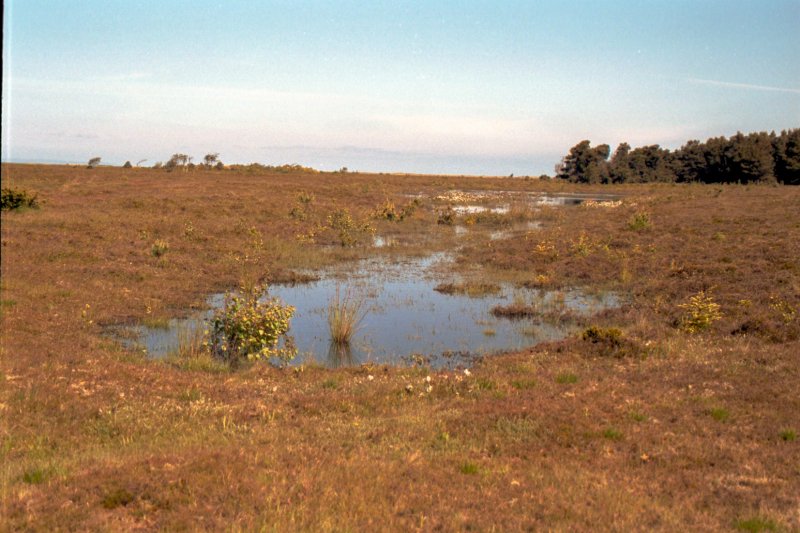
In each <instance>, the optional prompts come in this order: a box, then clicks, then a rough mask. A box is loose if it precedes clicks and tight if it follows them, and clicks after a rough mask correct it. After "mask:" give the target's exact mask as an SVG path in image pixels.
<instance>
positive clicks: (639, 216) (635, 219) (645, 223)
mask: <svg viewBox="0 0 800 533" xmlns="http://www.w3.org/2000/svg"><path fill="white" fill-rule="evenodd" d="M649 227H650V214H649V213H647V212H646V211H639V212H638V213H636V214H635V215H633V216H632V217H631V218H630V219H629V220H628V229H631V230H633V231H643V230H646V229H648V228H649Z"/></svg>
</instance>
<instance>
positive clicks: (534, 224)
mask: <svg viewBox="0 0 800 533" xmlns="http://www.w3.org/2000/svg"><path fill="white" fill-rule="evenodd" d="M537 229H542V223H541V222H540V221H538V220H532V221H530V222H525V223H523V224H517V225H515V226H513V227H512V228H509V229H502V230H497V231H493V232H491V233H490V234H489V240H492V241H499V240H500V239H507V238H509V237H513V236H514V235H516V234H518V233H524V232H528V231H535V230H537Z"/></svg>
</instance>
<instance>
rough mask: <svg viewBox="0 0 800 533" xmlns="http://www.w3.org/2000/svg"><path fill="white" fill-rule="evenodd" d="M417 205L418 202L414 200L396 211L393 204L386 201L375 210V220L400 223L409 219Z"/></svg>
mask: <svg viewBox="0 0 800 533" xmlns="http://www.w3.org/2000/svg"><path fill="white" fill-rule="evenodd" d="M419 205H420V201H419V200H418V199H417V198H414V199H413V200H412V201H411V202H409V203H408V204H406V205H404V206H403V207H401V208H399V209H398V208H397V207H396V206H395V205H394V202H391V201H389V200H386V202H384V204H383V205H382V206H380V207H379V208H378V209H376V210H375V218H379V219H382V220H388V221H389V222H402V221H403V220H405V219H406V218H409V217H411V215H413V214H414V212H415V211H416V210H417V207H419Z"/></svg>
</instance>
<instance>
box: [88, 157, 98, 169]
mask: <svg viewBox="0 0 800 533" xmlns="http://www.w3.org/2000/svg"><path fill="white" fill-rule="evenodd" d="M100 159H101V158H100V157H93V158H91V159H90V160H89V164H88V165H86V168H95V167H96V166H97V165H99V164H100Z"/></svg>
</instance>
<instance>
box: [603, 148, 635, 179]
mask: <svg viewBox="0 0 800 533" xmlns="http://www.w3.org/2000/svg"><path fill="white" fill-rule="evenodd" d="M630 152H631V145H630V144H628V143H625V142H623V143H620V144H619V146H617V149H616V150H614V155H612V156H611V161H610V162H609V165H608V166H609V168H608V173H609V176H610V177H611V181H612V182H613V183H624V182H627V181H630V180H631V169H630V167H629V166H628V165H629V159H630V157H629V154H630Z"/></svg>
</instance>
